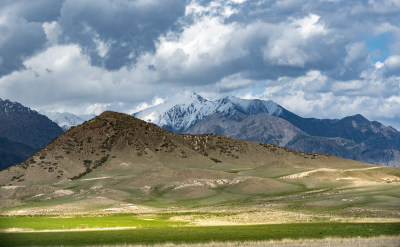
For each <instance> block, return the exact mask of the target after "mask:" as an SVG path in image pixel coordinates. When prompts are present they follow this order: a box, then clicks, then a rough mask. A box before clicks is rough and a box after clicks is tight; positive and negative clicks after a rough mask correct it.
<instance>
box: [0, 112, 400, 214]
mask: <svg viewBox="0 0 400 247" xmlns="http://www.w3.org/2000/svg"><path fill="white" fill-rule="evenodd" d="M282 121H284V120H282ZM399 182H400V179H399V178H398V169H395V168H392V167H391V168H389V167H383V166H372V165H369V164H365V163H361V162H356V161H352V160H346V159H341V158H338V157H334V156H330V155H325V154H307V153H301V152H297V151H294V150H290V149H286V148H282V147H278V146H275V145H272V144H265V143H256V142H249V141H244V140H239V139H232V138H229V137H225V136H220V135H216V134H207V135H182V134H175V133H172V132H169V131H166V130H163V129H161V128H159V127H157V126H155V125H153V124H150V123H147V122H145V121H142V120H139V119H137V118H134V117H132V116H129V115H127V114H122V113H116V112H109V111H107V112H104V113H102V114H101V115H99V116H98V117H96V118H94V119H92V120H90V121H87V122H85V123H83V124H81V125H79V126H77V127H74V128H71V129H69V130H68V131H67V132H65V133H63V134H62V135H60V136H59V137H57V138H55V139H54V140H53V141H51V142H50V143H49V144H48V145H47V146H46V147H44V148H43V149H41V150H40V151H38V152H37V153H36V154H34V155H32V156H31V157H30V158H29V159H27V160H26V161H24V162H22V163H20V164H18V165H15V166H12V167H9V168H7V169H5V170H3V171H0V196H1V198H2V203H1V205H0V209H1V208H2V209H6V208H11V207H13V208H14V207H15V206H18V207H17V209H16V210H18V212H20V211H21V210H22V209H23V210H22V211H23V212H27V213H35V214H43V213H49V212H50V213H60V214H63V215H64V214H65V213H69V212H72V213H77V212H82V213H85V214H87V213H90V212H94V211H93V210H95V212H100V213H101V212H103V213H104V212H109V211H110V210H113V212H137V210H139V209H140V208H143V205H147V206H148V207H152V208H153V207H154V206H155V207H168V206H171V205H172V206H178V207H185V205H186V206H188V205H193V206H195V205H196V207H199V206H201V207H205V206H207V205H210V206H212V205H217V206H218V205H232V203H233V202H236V203H249V202H251V203H250V204H251V205H256V204H257V205H261V206H262V207H263V208H265V207H266V205H269V204H270V203H271V201H268V200H279V203H282V200H286V201H285V203H287V205H286V204H279V203H278V204H279V205H276V206H277V207H280V208H281V210H282V207H285V208H286V206H287V207H288V210H290V208H291V207H292V206H291V205H292V202H291V201H292V200H294V198H297V199H296V200H297V201H296V203H297V204H296V205H297V207H298V206H299V204H298V203H299V201H298V200H300V199H301V198H302V199H301V200H304V198H307V199H306V201H304V202H303V201H302V203H304V206H305V207H307V206H306V205H308V203H310V201H309V200H312V202H313V203H315V202H316V200H318V202H321V203H322V202H324V203H325V201H326V200H327V196H326V192H327V191H329V192H330V191H332V190H333V188H335V191H336V190H338V191H339V190H340V191H342V192H340V193H339V192H337V193H336V192H335V193H328V195H329V198H331V199H330V200H334V201H335V202H336V201H339V202H342V201H345V203H348V200H350V199H351V198H353V197H354V193H357V195H360V193H369V194H368V197H367V196H363V197H362V198H364V197H365V198H370V196H371V193H373V195H374V196H375V194H376V193H378V194H377V196H378V195H379V196H381V195H382V191H381V189H382V188H383V187H382V186H385V193H386V192H387V193H392V194H393V193H395V191H394V190H396V189H397V190H398V183H399ZM388 183H389V184H388ZM360 184H361V185H362V186H367V187H368V186H369V185H374V186H372V187H373V189H371V186H370V187H368V188H369V189H368V190H366V192H364V191H362V192H360V191H358V189H359V186H360ZM327 186H329V190H326V188H327ZM367 187H366V188H367ZM344 188H347V189H344ZM389 188H390V190H389ZM355 189H356V191H354V190H355ZM343 190H344V191H346V193H343ZM375 190H377V191H378V192H376V191H375ZM321 191H322V192H321ZM298 193H300V194H301V193H304V194H301V195H297V194H298ZM310 193H311V194H310ZM282 195H293V196H292V197H291V196H282ZM311 197H312V198H311ZM333 197H334V198H333ZM274 198H276V199H274ZM279 198H280V199H279ZM299 198H300V199H299ZM316 198H318V199H316ZM332 198H333V199H332ZM379 198H383V199H380V200H385V201H388V202H391V201H393V198H392V197H391V196H386V197H382V196H381V197H379ZM346 200H347V201H346ZM368 200H369V202H366V203H367V204H368V203H369V204H368V205H370V204H371V203H370V202H371V200H370V199H368ZM363 201H364V199H363ZM372 202H375V200H372ZM225 203H227V204H225ZM266 203H267V204H266ZM357 203H359V202H357ZM35 205H36V206H35ZM284 205H286V206H284ZM329 205H330V204H329ZM335 205H336V204H335ZM357 205H358V204H357ZM362 205H364V204H362ZM384 205H386V204H384ZM388 205H389V206H390V205H392V204H388ZM389 206H385V210H387V208H390V207H389ZM371 207H372V209H371V210H375V209H376V207H377V206H376V205H374V204H371ZM13 208H11V209H10V210H11V211H8V212H13V211H12V210H13ZM345 208H346V209H347V207H345ZM364 208H365V210H367V207H366V206H364ZM14 209H15V208H14ZM31 210H33V211H31ZM96 210H97V211H96ZM99 210H100V211H99ZM115 210H117V211H115ZM120 210H122V211H120ZM124 210H126V211H124ZM368 210H370V209H369V208H368ZM14 211H15V210H14ZM18 212H17V213H18ZM374 212H375V211H374ZM386 212H387V211H385V213H386ZM396 212H397V211H396Z"/></svg>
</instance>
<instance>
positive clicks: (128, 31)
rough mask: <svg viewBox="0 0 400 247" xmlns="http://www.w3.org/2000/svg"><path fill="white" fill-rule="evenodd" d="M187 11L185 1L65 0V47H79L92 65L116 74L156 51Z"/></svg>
mask: <svg viewBox="0 0 400 247" xmlns="http://www.w3.org/2000/svg"><path fill="white" fill-rule="evenodd" d="M184 11H185V1H184V0H164V1H155V0H151V1H143V0H136V1H128V0H118V1H110V0H98V1H80V0H66V1H65V3H64V4H63V6H62V8H61V14H60V17H59V25H60V27H61V28H62V30H63V33H62V39H63V41H64V43H71V42H72V43H77V44H79V45H80V46H81V47H82V48H83V49H84V51H85V53H86V54H87V55H88V56H89V57H90V61H91V64H93V65H96V66H99V67H104V68H106V69H108V70H116V69H120V68H121V67H123V66H126V65H131V64H133V63H135V62H136V60H137V58H138V57H139V56H141V55H142V54H143V53H145V52H149V51H154V49H155V42H156V41H157V38H158V37H159V36H160V35H161V34H163V33H165V32H167V31H169V30H171V29H173V28H174V24H175V22H176V21H177V20H178V18H179V17H181V16H182V15H184Z"/></svg>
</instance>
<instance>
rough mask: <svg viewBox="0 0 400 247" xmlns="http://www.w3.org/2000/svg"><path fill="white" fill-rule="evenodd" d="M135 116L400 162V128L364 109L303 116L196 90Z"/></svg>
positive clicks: (170, 126)
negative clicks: (365, 113) (362, 111)
mask: <svg viewBox="0 0 400 247" xmlns="http://www.w3.org/2000/svg"><path fill="white" fill-rule="evenodd" d="M133 116H135V117H138V118H140V119H142V120H145V121H148V122H151V123H153V124H155V125H158V126H160V127H162V128H164V129H167V130H169V131H172V132H176V133H186V134H206V133H218V134H222V135H227V136H230V137H233V138H239V139H244V140H249V141H257V142H267V143H272V144H276V145H282V146H285V147H287V148H291V149H296V150H298V151H302V152H313V153H314V152H317V153H327V154H332V155H335V156H339V157H342V158H348V159H354V160H358V161H364V162H368V163H374V164H380V165H387V166H400V132H399V131H397V130H396V129H394V128H391V127H387V126H384V125H383V124H381V123H379V122H375V121H372V122H371V121H369V120H368V119H366V118H364V117H363V116H361V115H354V116H349V117H345V118H343V119H318V118H303V117H300V116H298V115H296V114H294V113H292V112H290V111H288V110H286V109H284V108H283V107H281V106H280V105H278V104H276V103H274V102H273V101H264V100H258V99H252V100H246V99H240V98H237V97H233V96H229V97H225V98H222V99H219V100H214V101H211V100H207V99H204V98H202V97H201V96H200V95H197V94H195V93H192V94H186V95H185V96H184V97H175V98H174V99H173V100H171V101H167V102H165V103H163V104H160V105H156V106H154V107H151V108H148V109H145V110H143V111H140V112H138V113H135V114H133ZM271 116H272V117H271ZM273 117H277V118H273ZM278 118H279V119H278ZM282 120H285V121H282Z"/></svg>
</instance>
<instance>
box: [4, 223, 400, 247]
mask: <svg viewBox="0 0 400 247" xmlns="http://www.w3.org/2000/svg"><path fill="white" fill-rule="evenodd" d="M2 221H3V220H2ZM71 222H73V221H71ZM75 222H78V221H75ZM89 222H92V223H94V221H89ZM381 235H385V236H393V235H394V236H396V235H397V236H398V235H400V223H301V224H271V225H246V226H162V225H161V224H160V225H157V224H154V225H148V226H143V227H140V228H137V229H131V230H112V231H110V230H102V231H68V232H19V233H17V232H16V233H1V234H0V239H1V246H32V245H34V246H49V245H52V246H54V245H63V246H66V245H67V246H80V245H108V244H110V245H116V244H159V243H176V244H178V243H207V242H225V241H239V242H240V241H263V240H281V239H288V238H290V239H307V238H312V239H318V238H326V237H341V238H347V237H358V236H359V237H373V236H381Z"/></svg>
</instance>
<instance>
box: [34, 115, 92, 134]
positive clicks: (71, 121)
mask: <svg viewBox="0 0 400 247" xmlns="http://www.w3.org/2000/svg"><path fill="white" fill-rule="evenodd" d="M39 113H40V114H43V115H45V116H46V117H48V118H49V119H50V120H51V121H53V122H55V123H56V124H58V126H60V127H61V128H62V129H63V130H64V131H67V130H68V129H69V128H71V127H72V126H77V125H79V124H81V123H83V122H85V121H86V120H89V119H91V118H93V117H95V115H87V116H77V115H74V114H72V113H69V112H52V111H40V112H39Z"/></svg>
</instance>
